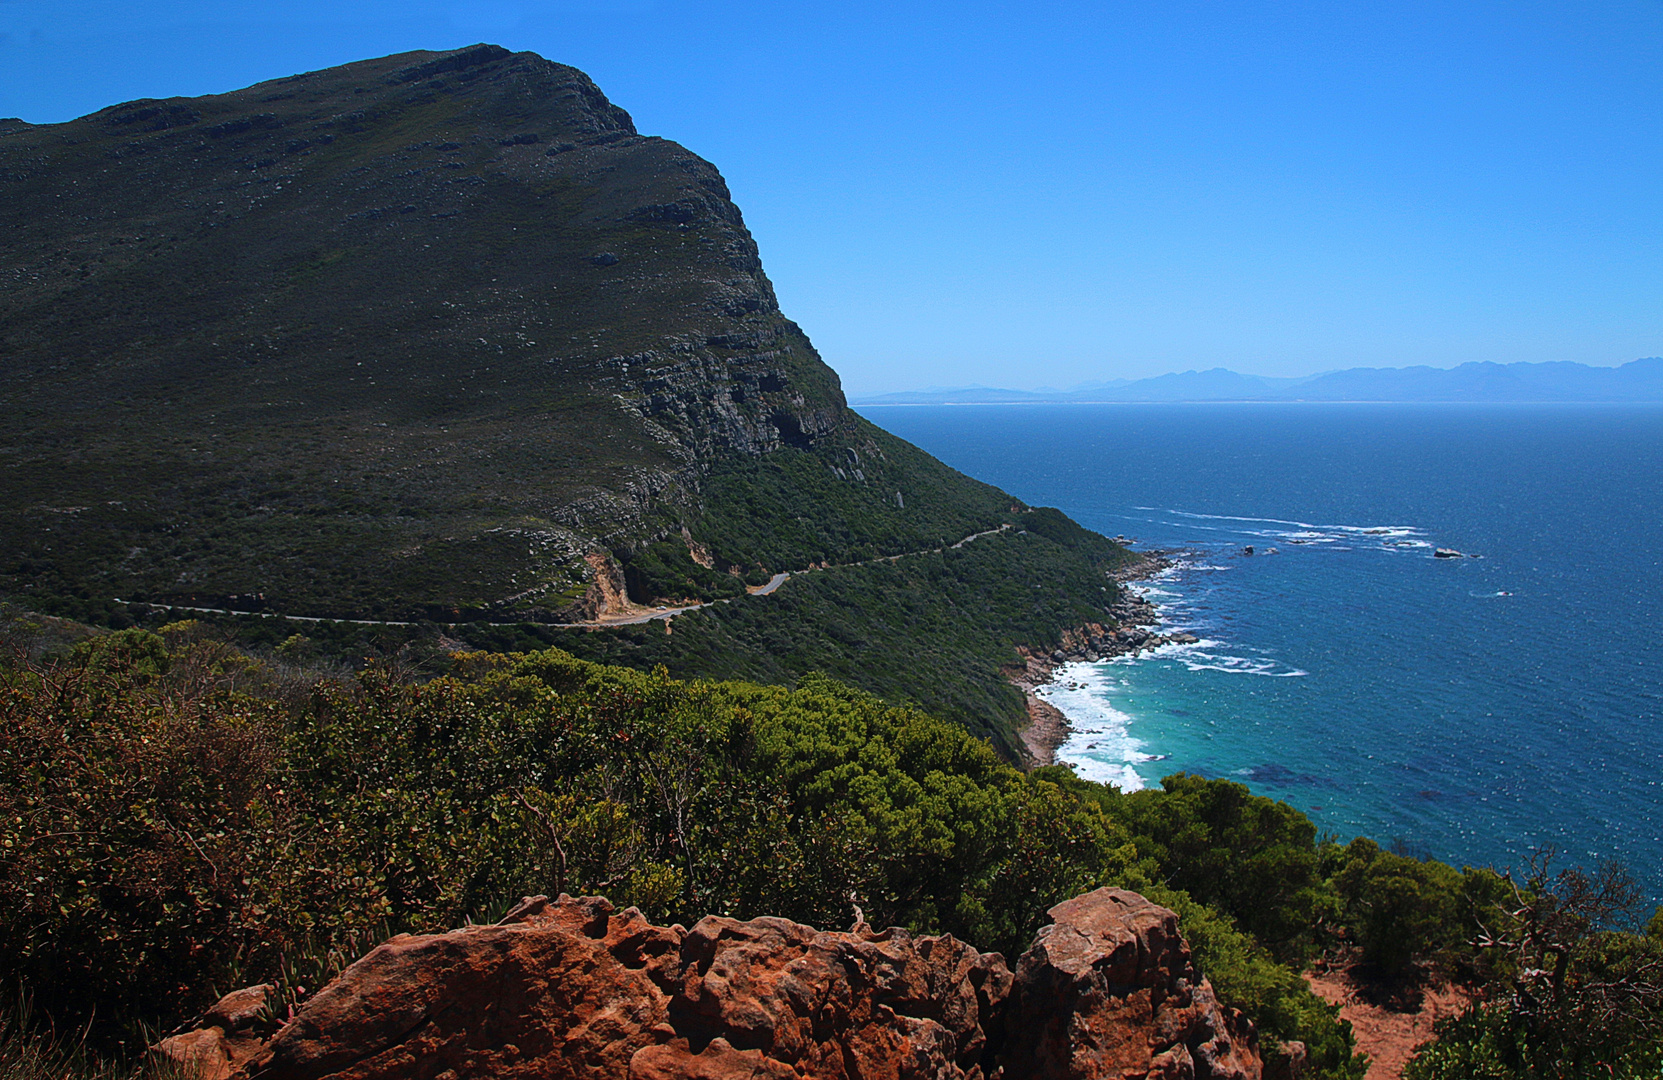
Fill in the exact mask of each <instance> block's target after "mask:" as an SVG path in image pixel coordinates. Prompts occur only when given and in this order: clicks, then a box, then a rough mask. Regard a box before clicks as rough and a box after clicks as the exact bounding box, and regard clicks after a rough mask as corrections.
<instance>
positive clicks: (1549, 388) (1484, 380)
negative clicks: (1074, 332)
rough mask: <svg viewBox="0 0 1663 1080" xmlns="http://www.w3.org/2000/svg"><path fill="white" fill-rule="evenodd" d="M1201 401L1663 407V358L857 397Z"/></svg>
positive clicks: (1196, 375)
mask: <svg viewBox="0 0 1663 1080" xmlns="http://www.w3.org/2000/svg"><path fill="white" fill-rule="evenodd" d="M1157 401H1171V402H1199V401H1332V402H1342V401H1358V402H1361V401H1375V402H1427V403H1433V402H1459V401H1470V402H1492V403H1510V402H1533V401H1535V402H1550V401H1565V402H1570V401H1583V402H1615V401H1663V357H1643V358H1641V359H1638V360H1631V361H1629V362H1628V363H1626V364H1622V365H1620V366H1617V367H1609V368H1608V367H1594V366H1591V365H1588V364H1579V363H1575V362H1573V361H1568V360H1558V361H1548V362H1544V363H1527V362H1519V363H1513V364H1497V363H1493V362H1489V361H1473V362H1469V363H1466V364H1462V365H1460V366H1458V367H1454V368H1434V367H1427V366H1425V365H1420V366H1415V367H1405V368H1345V369H1342V370H1339V371H1327V372H1321V373H1319V374H1316V375H1308V376H1303V377H1295V378H1280V377H1271V376H1264V375H1244V374H1241V373H1240V372H1235V371H1231V370H1229V369H1228V368H1222V367H1219V368H1210V369H1208V370H1206V371H1195V370H1190V371H1183V372H1170V373H1168V374H1165V375H1156V376H1152V377H1150V378H1146V379H1114V380H1110V381H1106V382H1089V383H1083V384H1081V385H1079V386H1076V387H1073V388H1070V389H1063V390H1050V389H1042V390H1005V389H999V388H994V387H984V386H973V387H932V388H929V389H925V390H903V391H898V392H894V393H888V394H867V395H857V396H856V398H855V400H854V401H853V402H852V404H854V405H856V406H860V405H945V404H1035V405H1038V404H1063V403H1070V404H1095V403H1106V402H1157Z"/></svg>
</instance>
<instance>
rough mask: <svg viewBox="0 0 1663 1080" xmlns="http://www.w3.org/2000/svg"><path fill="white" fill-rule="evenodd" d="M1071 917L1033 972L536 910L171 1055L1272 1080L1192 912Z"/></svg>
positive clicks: (944, 957) (329, 1062) (393, 950)
mask: <svg viewBox="0 0 1663 1080" xmlns="http://www.w3.org/2000/svg"><path fill="white" fill-rule="evenodd" d="M1051 914H1052V916H1053V918H1054V919H1055V920H1056V921H1055V923H1054V924H1053V925H1052V926H1049V927H1047V928H1046V929H1045V930H1043V931H1042V932H1041V934H1040V937H1039V940H1038V941H1037V942H1036V943H1035V945H1034V947H1033V948H1032V949H1030V950H1029V951H1028V952H1027V953H1025V954H1024V955H1023V957H1022V958H1021V960H1020V962H1019V963H1018V964H1017V970H1016V973H1015V975H1014V976H1013V975H1012V973H1011V971H1010V969H1009V968H1008V967H1007V965H1006V963H1005V960H1004V958H1003V957H1002V956H1000V955H999V954H997V953H981V952H977V951H976V950H975V949H973V948H971V947H970V946H968V945H965V944H964V943H963V942H960V941H957V940H955V939H954V938H952V937H951V936H939V937H937V936H914V935H912V934H910V933H908V932H907V931H905V930H902V929H898V928H891V929H889V930H885V931H882V932H874V930H873V929H872V928H871V927H870V926H868V925H866V924H865V923H864V922H857V924H856V926H855V927H854V928H853V929H852V930H850V931H848V932H834V931H820V930H815V929H814V928H813V927H809V926H803V925H800V924H798V923H793V922H790V921H788V920H785V919H776V918H759V919H752V920H749V921H744V922H741V921H738V920H735V919H727V918H719V917H714V916H712V917H708V918H705V919H703V920H701V921H700V922H699V923H698V924H697V925H696V926H694V927H693V928H692V929H691V930H687V929H684V928H683V927H681V926H671V927H659V926H653V925H652V924H650V923H649V922H647V920H646V919H645V918H643V917H642V915H641V913H640V912H638V911H636V910H635V909H634V908H631V909H629V910H627V911H623V912H619V911H617V910H616V909H614V908H613V906H612V905H611V904H610V903H608V902H607V901H606V900H604V899H600V898H597V897H585V898H583V899H575V900H574V899H572V898H571V897H567V896H562V897H561V898H560V899H559V900H557V901H550V900H548V899H547V898H546V897H533V898H530V899H528V900H526V901H525V902H523V903H522V904H521V905H520V906H519V907H518V908H517V909H516V910H515V911H514V912H512V913H510V915H509V916H508V917H507V918H506V919H504V920H503V922H501V923H499V924H497V925H494V926H470V927H465V928H463V929H460V930H455V931H451V932H450V933H446V934H432V935H421V936H411V935H400V936H398V937H395V938H392V939H391V940H389V941H387V942H385V943H384V944H382V945H380V946H379V947H377V948H376V949H374V950H372V951H371V952H370V953H369V954H368V955H367V956H365V957H363V958H362V959H361V960H359V961H358V962H357V963H355V964H353V965H352V966H351V967H349V968H348V969H347V970H346V971H345V972H343V973H342V975H341V976H340V978H338V979H336V980H335V981H334V982H333V983H331V984H330V985H329V986H327V987H325V988H324V989H323V990H322V991H321V992H319V993H318V994H317V995H316V996H315V997H313V998H312V999H311V1000H309V1001H308V1002H306V1004H305V1005H304V1006H303V1007H302V1008H300V1009H299V1011H298V1012H296V1013H295V1014H294V1016H293V1017H292V1019H291V1020H289V1022H288V1023H286V1024H284V1025H283V1026H282V1027H281V1028H280V1029H278V1030H277V1031H276V1033H275V1034H273V1035H271V1036H270V1037H269V1039H264V1040H262V1039H258V1038H254V1037H252V1036H249V1035H246V1034H245V1035H239V1036H238V1038H239V1039H241V1040H242V1041H241V1042H239V1043H238V1046H237V1048H236V1052H235V1054H234V1055H233V1054H232V1053H231V1052H229V1051H227V1052H223V1053H222V1052H220V1051H219V1050H218V1048H219V1047H220V1046H221V1044H222V1043H223V1041H224V1039H225V1037H226V1031H225V1029H224V1028H223V1027H221V1026H215V1025H212V1024H210V1025H208V1026H205V1027H204V1028H202V1029H199V1030H197V1031H194V1032H188V1033H186V1034H184V1035H178V1036H174V1037H173V1038H171V1039H169V1040H167V1041H165V1042H164V1043H162V1044H160V1045H159V1046H158V1047H157V1049H158V1051H159V1052H161V1053H163V1054H165V1055H166V1056H168V1057H170V1058H172V1059H173V1060H174V1061H175V1062H177V1063H179V1064H180V1065H182V1066H185V1067H186V1071H187V1073H194V1074H195V1075H196V1076H198V1077H200V1078H203V1080H207V1078H210V1077H211V1078H212V1080H223V1078H225V1077H228V1076H234V1077H238V1078H247V1080H253V1078H256V1077H257V1078H262V1080H324V1078H330V1080H382V1078H386V1080H392V1078H395V1077H396V1078H400V1080H402V1078H407V1077H419V1078H422V1080H429V1078H431V1080H468V1078H471V1077H487V1076H489V1077H526V1078H530V1077H534V1076H535V1077H539V1078H542V1077H549V1078H565V1077H572V1078H577V1077H589V1078H617V1080H738V1078H749V1080H768V1078H777V1080H785V1078H788V1077H789V1078H804V1077H814V1078H826V1080H854V1078H856V1077H860V1078H883V1080H906V1078H916V1080H938V1078H945V1080H994V1078H1003V1080H1019V1078H1023V1080H1025V1078H1042V1077H1043V1078H1050V1077H1056V1078H1065V1077H1066V1078H1073V1077H1082V1078H1085V1077H1090V1078H1099V1077H1101V1078H1108V1077H1139V1078H1154V1077H1164V1078H1178V1077H1184V1078H1220V1080H1222V1078H1229V1080H1258V1077H1259V1075H1260V1065H1259V1058H1258V1054H1257V1051H1256V1049H1255V1045H1254V1038H1253V1033H1252V1030H1251V1028H1250V1027H1249V1026H1248V1025H1247V1024H1246V1022H1245V1021H1244V1020H1242V1018H1241V1017H1240V1015H1239V1014H1229V1013H1226V1012H1225V1010H1223V1009H1221V1008H1220V1007H1219V1005H1218V1003H1217V1001H1216V1000H1215V999H1214V998H1213V995H1212V990H1211V988H1210V987H1209V986H1208V985H1207V983H1206V981H1205V980H1203V979H1201V978H1200V977H1199V975H1198V974H1197V973H1196V972H1195V970H1194V968H1193V966H1192V965H1191V964H1190V960H1189V952H1188V950H1187V949H1186V948H1185V947H1184V944H1183V942H1182V940H1181V939H1180V938H1179V936H1178V930H1177V917H1176V916H1175V915H1173V913H1172V912H1170V911H1167V910H1166V909H1165V908H1161V907H1157V906H1156V905H1154V904H1151V903H1149V902H1148V901H1147V900H1144V899H1143V898H1142V897H1140V896H1137V895H1136V894H1134V893H1128V892H1122V891H1119V890H1112V889H1099V890H1097V891H1096V892H1093V893H1088V894H1086V895H1084V896H1080V897H1076V898H1075V899H1073V900H1070V901H1068V902H1067V903H1064V904H1061V905H1058V906H1057V907H1056V908H1053V909H1052V912H1051ZM259 996H260V1000H261V1001H262V1002H263V1000H264V988H261V989H260V990H259ZM216 1008H217V1007H216ZM222 1011H223V1010H222ZM219 1019H221V1020H224V1019H225V1018H224V1017H220V1018H219ZM233 1026H234V1025H233ZM197 1048H206V1049H205V1050H204V1052H202V1053H197V1052H196V1050H197ZM207 1049H212V1050H214V1052H213V1053H208V1052H206V1050H207Z"/></svg>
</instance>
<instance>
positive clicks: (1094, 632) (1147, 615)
mask: <svg viewBox="0 0 1663 1080" xmlns="http://www.w3.org/2000/svg"><path fill="white" fill-rule="evenodd" d="M1175 554H1176V552H1170V551H1151V552H1145V553H1143V559H1142V560H1141V561H1139V562H1136V563H1133V564H1132V565H1131V566H1128V567H1124V568H1122V569H1120V570H1117V571H1115V573H1114V574H1113V575H1112V576H1113V577H1114V580H1115V581H1116V582H1117V583H1120V584H1124V583H1126V582H1128V581H1143V580H1146V579H1148V578H1152V577H1154V576H1155V575H1156V574H1159V573H1160V572H1161V571H1163V570H1166V569H1167V568H1168V567H1170V566H1172V564H1173V559H1172V556H1173V555H1175ZM1109 617H1110V618H1111V619H1112V620H1113V623H1112V625H1109V626H1105V625H1104V624H1103V623H1086V624H1085V625H1084V626H1080V627H1076V628H1074V629H1072V630H1064V631H1063V634H1062V642H1061V644H1059V645H1058V646H1057V647H1056V648H1054V649H1051V650H1050V651H1049V652H1046V651H1043V650H1039V649H1032V648H1029V647H1027V646H1025V645H1018V646H1017V648H1016V652H1017V655H1018V656H1020V657H1021V658H1022V666H1020V667H1014V666H1013V667H1011V668H1007V669H1006V671H1005V677H1006V679H1007V681H1009V682H1010V684H1011V685H1012V686H1014V687H1016V688H1017V689H1018V690H1021V691H1022V695H1023V697H1024V698H1025V699H1026V700H1027V703H1028V723H1027V726H1025V727H1024V728H1023V729H1022V730H1021V732H1020V733H1019V734H1020V735H1021V736H1022V744H1023V746H1024V748H1026V750H1027V752H1028V757H1029V759H1030V761H1031V763H1032V764H1033V765H1034V766H1036V767H1037V766H1041V765H1055V764H1056V763H1057V760H1056V753H1057V749H1058V748H1059V747H1061V746H1062V744H1063V743H1065V742H1067V741H1068V737H1069V735H1071V734H1072V733H1073V728H1072V727H1070V726H1069V723H1068V717H1066V716H1064V715H1063V713H1062V711H1061V710H1060V709H1058V708H1057V707H1056V706H1054V705H1052V704H1051V703H1050V702H1048V701H1046V700H1044V699H1043V698H1041V697H1040V696H1039V695H1038V694H1036V693H1035V692H1034V691H1036V690H1038V689H1039V688H1040V687H1042V686H1044V685H1045V684H1046V683H1048V682H1050V681H1051V678H1052V676H1053V675H1055V674H1056V671H1057V669H1058V668H1060V667H1062V666H1063V665H1064V664H1068V663H1074V662H1076V661H1083V662H1085V663H1095V662H1097V661H1099V660H1107V659H1110V658H1112V657H1116V656H1136V655H1138V654H1140V653H1144V652H1149V651H1151V650H1153V649H1158V648H1160V647H1161V646H1162V645H1189V644H1194V643H1195V641H1196V640H1197V639H1196V637H1195V635H1194V634H1186V633H1182V632H1179V633H1175V634H1157V633H1155V632H1153V631H1151V630H1149V629H1147V628H1148V627H1151V626H1156V625H1158V624H1159V623H1160V621H1161V620H1160V612H1159V611H1158V610H1157V609H1156V607H1155V605H1154V604H1152V603H1150V602H1149V601H1148V600H1145V599H1143V598H1142V597H1140V596H1133V595H1131V594H1126V595H1123V596H1122V597H1121V598H1120V599H1119V600H1118V601H1116V602H1115V604H1114V606H1113V607H1111V608H1110V609H1109Z"/></svg>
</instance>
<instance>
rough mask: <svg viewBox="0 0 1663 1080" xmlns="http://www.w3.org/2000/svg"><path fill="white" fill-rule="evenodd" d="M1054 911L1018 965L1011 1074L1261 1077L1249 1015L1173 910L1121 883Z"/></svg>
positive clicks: (1009, 1016) (1008, 1056)
mask: <svg viewBox="0 0 1663 1080" xmlns="http://www.w3.org/2000/svg"><path fill="white" fill-rule="evenodd" d="M1050 915H1051V918H1052V919H1053V920H1054V921H1053V922H1052V924H1051V925H1050V926H1047V927H1045V928H1044V929H1042V930H1040V932H1039V938H1038V940H1037V941H1035V942H1034V945H1033V947H1032V948H1030V949H1029V950H1028V951H1027V952H1026V953H1024V954H1023V956H1022V959H1021V960H1020V961H1019V962H1018V963H1017V966H1016V980H1015V985H1014V987H1013V989H1012V991H1011V998H1010V1003H1009V1005H1008V1006H1007V1008H1006V1010H1005V1018H1004V1019H1005V1025H1006V1028H1007V1030H1008V1031H1009V1032H1010V1036H1009V1039H1008V1044H1007V1046H1006V1048H1005V1053H1004V1055H1003V1056H1004V1058H1005V1075H1006V1076H1007V1077H1046V1078H1053V1077H1054V1078H1057V1080H1064V1078H1067V1080H1075V1078H1078V1080H1098V1078H1106V1077H1131V1076H1137V1077H1149V1078H1151V1080H1153V1078H1155V1077H1161V1078H1163V1080H1166V1078H1171V1080H1177V1078H1179V1077H1183V1078H1186V1080H1187V1078H1191V1077H1212V1078H1218V1080H1224V1078H1229V1080H1247V1078H1254V1080H1257V1078H1258V1077H1259V1075H1260V1071H1261V1064H1260V1060H1259V1055H1258V1051H1257V1049H1256V1041H1255V1038H1254V1033H1253V1030H1252V1028H1251V1025H1249V1024H1248V1023H1247V1021H1246V1020H1245V1018H1243V1017H1242V1016H1241V1014H1240V1013H1238V1012H1235V1011H1233V1010H1231V1011H1229V1012H1226V1010H1224V1009H1223V1008H1222V1007H1221V1006H1220V1005H1219V1003H1218V1000H1217V998H1215V997H1214V996H1213V990H1212V986H1211V985H1210V984H1209V983H1208V982H1207V981H1206V980H1205V979H1203V978H1202V977H1201V975H1200V973H1199V972H1197V971H1196V970H1195V967H1194V965H1193V964H1191V962H1190V955H1189V948H1188V947H1187V946H1186V945H1185V944H1184V941H1183V938H1181V937H1180V936H1179V934H1178V916H1177V915H1175V914H1173V913H1172V912H1171V911H1169V910H1167V909H1166V908H1163V907H1160V906H1158V905H1156V904H1153V903H1150V902H1149V901H1148V900H1146V899H1144V898H1143V897H1141V896H1139V895H1138V894H1137V893H1132V892H1126V891H1125V890H1123V889H1099V890H1097V891H1096V892H1092V893H1087V894H1085V895H1084V896H1077V897H1075V898H1074V899H1072V900H1069V901H1066V902H1064V903H1061V904H1058V905H1057V906H1056V907H1054V908H1052V909H1051V911H1050Z"/></svg>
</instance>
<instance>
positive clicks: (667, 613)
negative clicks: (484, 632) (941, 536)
mask: <svg viewBox="0 0 1663 1080" xmlns="http://www.w3.org/2000/svg"><path fill="white" fill-rule="evenodd" d="M1008 528H1010V526H1009V525H1001V526H999V527H998V528H997V529H984V530H983V531H982V532H979V533H971V534H970V535H969V536H967V537H965V538H964V539H963V540H960V541H959V542H958V543H956V544H951V545H949V546H950V547H951V548H954V549H957V548H961V547H963V546H964V545H966V544H968V543H970V541H972V540H979V539H981V538H982V537H984V536H991V535H993V534H994V533H998V532H1004V531H1005V530H1006V529H1008ZM943 550H944V549H943V548H938V547H936V548H924V549H923V550H921V551H904V552H902V553H901V554H899V555H880V556H878V557H877V558H875V559H864V560H862V561H861V562H854V563H838V564H837V565H836V566H832V567H815V568H814V569H837V567H841V566H870V565H872V564H874V563H880V562H898V561H900V560H901V559H905V558H910V557H912V556H914V555H931V554H939V553H940V552H941V551H943ZM797 572H798V573H799V574H808V573H813V572H814V570H799V571H797ZM789 577H791V574H789V573H780V574H775V575H774V576H773V577H771V578H769V579H768V583H767V584H766V585H757V586H755V587H748V588H746V590H745V592H746V594H747V595H749V596H769V595H771V594H773V593H775V592H777V591H778V590H779V587H780V586H781V585H784V584H785V582H786V579H788V578H789ZM733 599H738V597H729V598H726V599H722V600H708V601H705V602H704V603H699V604H683V605H681V606H680V607H657V608H639V609H635V610H632V611H628V612H625V613H621V614H618V615H612V616H605V615H603V616H601V617H600V618H599V619H593V620H589V621H587V622H568V623H544V624H543V625H544V626H554V627H559V628H560V629H563V630H598V629H604V628H605V627H608V626H639V625H641V624H642V623H649V622H652V621H653V620H654V619H670V618H674V617H675V616H677V615H680V614H681V613H682V612H684V611H697V610H698V609H700V608H707V607H711V606H712V605H715V604H726V603H728V602H729V600H733ZM115 602H116V603H118V604H132V605H135V606H137V607H149V608H159V609H161V610H163V611H194V612H197V613H199V614H203V615H253V616H257V617H259V618H262V619H287V620H288V621H289V622H308V623H321V622H340V623H350V624H352V625H354V626H415V625H416V624H415V623H414V622H408V621H400V620H398V619H325V618H322V617H320V616H317V615H283V614H280V613H278V612H275V611H231V610H229V609H228V608H211V607H186V606H184V605H183V604H150V603H145V602H143V601H139V600H122V599H120V598H115ZM515 621H516V622H520V621H523V620H515ZM443 625H446V626H466V625H468V624H466V623H445V624H443Z"/></svg>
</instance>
